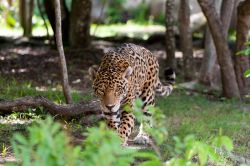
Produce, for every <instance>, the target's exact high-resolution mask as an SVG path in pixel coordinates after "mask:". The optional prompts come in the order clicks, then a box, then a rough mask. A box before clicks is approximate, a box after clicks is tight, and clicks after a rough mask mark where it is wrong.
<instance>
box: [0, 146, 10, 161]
mask: <svg viewBox="0 0 250 166" xmlns="http://www.w3.org/2000/svg"><path fill="white" fill-rule="evenodd" d="M9 149H10V147H6V146H5V144H4V143H3V145H2V150H1V153H0V155H1V156H2V157H3V158H5V157H6V155H7V154H8V150H9Z"/></svg>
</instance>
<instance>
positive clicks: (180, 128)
mask: <svg viewBox="0 0 250 166" xmlns="http://www.w3.org/2000/svg"><path fill="white" fill-rule="evenodd" d="M240 104H242V103H239V102H237V101H233V100H225V101H210V100H208V99H207V98H206V97H205V96H204V95H199V94H196V95H187V94H186V93H185V92H184V91H182V90H176V91H174V92H173V94H172V95H170V96H169V97H163V98H158V100H157V106H159V107H160V108H161V109H162V110H163V111H164V112H165V113H166V115H167V121H168V124H169V126H168V129H169V135H170V136H169V137H170V138H171V137H172V136H175V135H177V136H179V137H185V136H186V135H188V134H195V135H196V136H197V137H198V138H199V139H201V140H203V141H206V140H209V139H211V138H212V137H214V136H216V135H218V133H219V130H220V129H222V131H223V134H224V135H227V136H229V137H231V138H232V139H233V140H234V143H235V151H236V152H238V153H241V154H244V153H246V152H247V150H249V149H250V144H249V142H250V137H249V135H250V124H249V122H250V111H246V110H241V109H240V108H238V106H239V105H240ZM170 142H171V141H170Z"/></svg>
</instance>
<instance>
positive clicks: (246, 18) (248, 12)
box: [234, 0, 250, 95]
mask: <svg viewBox="0 0 250 166" xmlns="http://www.w3.org/2000/svg"><path fill="white" fill-rule="evenodd" d="M249 26H250V0H246V1H243V2H241V3H240V4H239V6H238V8H237V28H236V53H237V52H239V51H241V50H245V49H247V47H248V45H247V44H246V42H247V41H248V32H249ZM234 59H235V72H236V77H237V82H238V86H239V89H240V93H241V95H245V94H247V92H248V90H249V86H250V80H249V78H246V77H244V75H243V73H244V72H245V71H246V70H247V69H249V68H250V64H249V57H248V56H246V55H242V54H239V55H235V56H234Z"/></svg>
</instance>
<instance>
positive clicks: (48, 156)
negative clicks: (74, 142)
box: [12, 118, 80, 166]
mask: <svg viewBox="0 0 250 166" xmlns="http://www.w3.org/2000/svg"><path fill="white" fill-rule="evenodd" d="M12 147H13V151H14V154H15V157H16V158H17V159H20V162H21V165H24V166H29V165H30V166H31V165H32V166H40V165H41V166H42V165H58V166H59V165H62V166H64V165H77V164H78V163H79V161H78V160H77V157H78V154H79V150H80V149H79V147H78V146H76V147H72V146H70V145H69V139H68V137H67V136H66V134H65V133H64V132H62V128H61V126H60V125H59V124H58V123H54V122H53V120H52V118H47V119H46V120H45V121H38V122H37V124H35V125H33V126H32V127H29V128H28V136H27V137H25V136H23V135H20V134H15V135H14V138H13V140H12ZM69 152H70V153H69Z"/></svg>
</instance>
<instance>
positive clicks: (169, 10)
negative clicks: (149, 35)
mask: <svg viewBox="0 0 250 166" xmlns="http://www.w3.org/2000/svg"><path fill="white" fill-rule="evenodd" d="M174 12H175V9H174V0H166V11H165V17H166V54H167V60H166V66H168V67H171V68H173V69H176V59H175V32H174V16H173V15H174Z"/></svg>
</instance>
